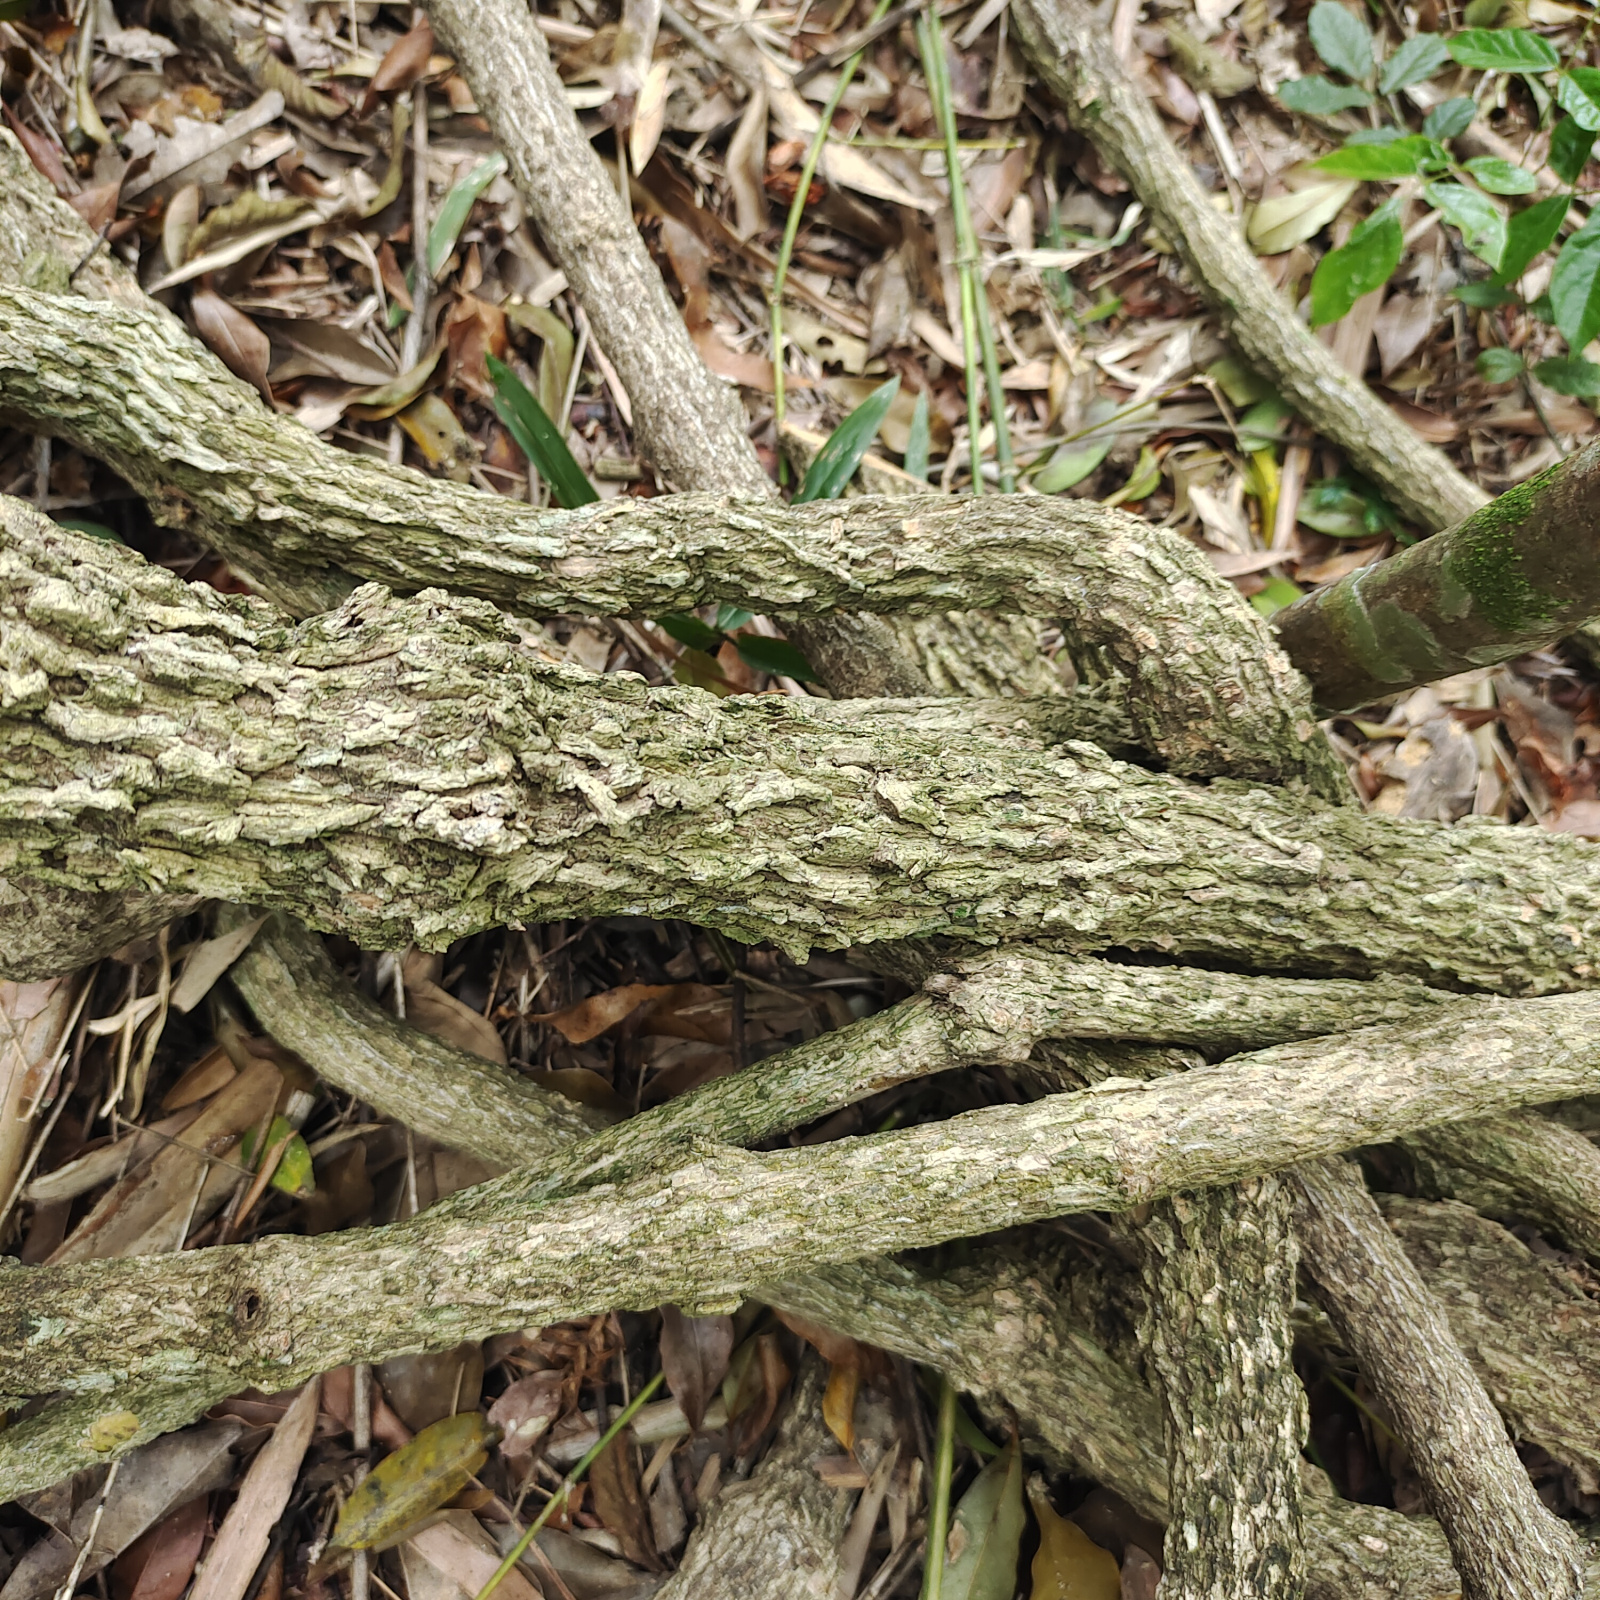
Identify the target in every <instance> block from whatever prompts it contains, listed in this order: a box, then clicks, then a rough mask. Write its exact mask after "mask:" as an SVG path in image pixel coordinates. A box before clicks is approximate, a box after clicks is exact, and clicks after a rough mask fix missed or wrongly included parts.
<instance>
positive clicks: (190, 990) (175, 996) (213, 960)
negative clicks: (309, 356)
mask: <svg viewBox="0 0 1600 1600" xmlns="http://www.w3.org/2000/svg"><path fill="white" fill-rule="evenodd" d="M209 292H210V291H209V290H205V289H201V290H199V291H197V292H196V294H195V297H194V298H195V299H196V300H198V299H199V298H200V297H201V295H204V294H208V293H209ZM219 298H220V297H219ZM222 303H223V305H225V306H226V305H228V303H227V301H226V300H224V301H223V302H222ZM228 310H229V311H233V307H232V306H228ZM233 314H234V315H235V316H238V315H240V313H238V312H234V313H233ZM245 321H246V322H249V318H248V317H246V318H245ZM250 327H251V329H252V331H254V332H255V333H256V334H257V335H258V337H261V338H263V339H264V338H265V335H262V334H261V333H260V330H259V329H257V328H256V327H255V324H254V323H250ZM207 342H208V343H209V341H207ZM213 348H214V347H213ZM218 354H219V355H220V354H221V352H220V351H219V352H218ZM223 360H224V361H226V360H227V357H226V356H223ZM230 364H231V363H230ZM234 370H235V371H236V372H237V371H238V368H234ZM266 920H267V919H266V917H265V916H259V917H254V918H252V919H251V920H250V921H249V922H242V923H240V924H239V926H238V927H237V928H232V929H230V930H229V931H228V932H227V933H223V934H219V935H218V936H217V937H216V938H215V939H206V940H204V941H203V942H201V943H200V944H197V945H196V946H195V947H194V949H192V950H191V951H190V952H189V954H188V955H187V956H186V957H185V958H184V963H183V972H182V974H181V975H180V977H179V978H178V981H177V982H176V983H175V984H173V986H172V995H171V998H170V1000H169V1001H168V1004H170V1005H171V1006H172V1008H173V1010H174V1011H181V1012H183V1013H184V1014H185V1015H187V1014H188V1013H189V1012H191V1011H193V1010H194V1008H195V1007H196V1006H197V1005H199V1004H200V1002H201V1001H202V1000H204V999H205V997H206V996H207V995H208V994H210V993H211V986H212V984H214V983H215V982H216V981H217V979H218V978H220V977H221V976H222V975H223V973H225V972H226V971H227V970H228V968H229V967H231V966H232V965H233V964H234V962H235V961H237V960H238V959H239V957H240V956H242V955H243V954H244V953H245V951H246V950H248V949H249V948H250V945H251V941H252V940H254V938H255V936H256V935H257V934H258V933H259V932H260V931H261V925H262V924H263V923H264V922H265V921H266Z"/></svg>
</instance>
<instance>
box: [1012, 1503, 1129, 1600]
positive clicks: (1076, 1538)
mask: <svg viewBox="0 0 1600 1600" xmlns="http://www.w3.org/2000/svg"><path fill="white" fill-rule="evenodd" d="M1028 1500H1029V1503H1030V1504H1031V1505H1032V1506H1033V1515H1034V1519H1035V1520H1036V1521H1037V1522H1038V1524H1039V1550H1038V1554H1036V1555H1035V1556H1034V1558H1033V1588H1032V1589H1031V1590H1030V1591H1029V1600H1119V1597H1120V1596H1121V1594H1122V1569H1121V1568H1120V1567H1119V1566H1118V1565H1117V1559H1116V1557H1115V1556H1113V1555H1112V1554H1111V1552H1110V1551H1109V1550H1102V1549H1101V1548H1100V1546H1099V1545H1097V1544H1096V1543H1095V1542H1094V1540H1092V1539H1091V1538H1090V1537H1089V1535H1088V1534H1086V1533H1085V1532H1084V1531H1083V1529H1082V1528H1080V1527H1079V1526H1078V1525H1077V1523H1075V1522H1068V1521H1067V1519H1066V1518H1065V1517H1063V1516H1061V1515H1059V1514H1058V1513H1057V1511H1056V1509H1055V1507H1054V1506H1052V1505H1051V1504H1050V1502H1049V1500H1048V1499H1047V1498H1046V1497H1045V1493H1044V1490H1043V1488H1042V1487H1041V1486H1040V1484H1039V1483H1038V1481H1037V1480H1035V1481H1034V1482H1032V1483H1030V1484H1029V1485H1028Z"/></svg>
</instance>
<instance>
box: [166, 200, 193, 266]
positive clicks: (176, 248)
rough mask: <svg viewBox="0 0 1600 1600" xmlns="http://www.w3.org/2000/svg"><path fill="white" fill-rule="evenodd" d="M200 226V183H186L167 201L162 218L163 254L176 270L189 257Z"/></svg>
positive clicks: (169, 264)
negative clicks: (190, 244)
mask: <svg viewBox="0 0 1600 1600" xmlns="http://www.w3.org/2000/svg"><path fill="white" fill-rule="evenodd" d="M199 226H200V185H199V184H198V183H186V184H185V185H184V186H183V187H182V188H181V189H180V190H179V191H178V192H177V193H176V194H175V195H173V197H172V198H171V199H170V200H169V201H168V202H167V209H166V211H165V213H164V214H163V215H162V218H161V255H162V259H163V260H164V261H165V262H166V263H167V270H168V271H169V272H175V271H176V270H177V269H178V268H179V267H181V266H182V265H183V263H184V261H185V260H186V259H187V257H188V253H189V241H190V239H192V238H193V237H194V230H195V229H196V228H198V227H199Z"/></svg>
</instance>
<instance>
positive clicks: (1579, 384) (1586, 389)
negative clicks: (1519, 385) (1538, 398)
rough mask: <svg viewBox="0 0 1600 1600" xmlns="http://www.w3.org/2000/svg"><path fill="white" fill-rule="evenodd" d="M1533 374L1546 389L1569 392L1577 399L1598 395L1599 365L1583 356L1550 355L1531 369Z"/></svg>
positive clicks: (1599, 391) (1586, 398)
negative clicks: (1546, 359)
mask: <svg viewBox="0 0 1600 1600" xmlns="http://www.w3.org/2000/svg"><path fill="white" fill-rule="evenodd" d="M1533 375H1534V377H1536V378H1537V379H1538V380H1539V382H1540V383H1542V384H1543V385H1544V386H1545V387H1546V388H1547V389H1554V390H1555V392H1556V393H1557V394H1570V395H1572V396H1574V397H1575V398H1577V399H1579V400H1592V399H1594V397H1595V396H1596V395H1600V366H1596V365H1595V364H1594V362H1592V361H1589V360H1586V359H1585V358H1584V357H1583V356H1574V355H1565V356H1552V357H1551V358H1550V359H1549V360H1548V361H1541V362H1540V363H1539V365H1538V366H1536V367H1535V368H1534V369H1533Z"/></svg>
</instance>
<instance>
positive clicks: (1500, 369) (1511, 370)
mask: <svg viewBox="0 0 1600 1600" xmlns="http://www.w3.org/2000/svg"><path fill="white" fill-rule="evenodd" d="M1472 365H1473V367H1474V369H1475V370H1476V372H1477V374H1478V376H1479V377H1480V378H1482V379H1483V381H1484V382H1485V383H1510V382H1511V381H1512V379H1514V378H1520V377H1521V376H1522V357H1521V356H1519V355H1518V354H1517V352H1516V351H1515V350H1504V349H1501V348H1500V346H1498V345H1495V346H1493V347H1491V348H1490V349H1488V350H1480V351H1479V352H1478V359H1477V360H1476V361H1474V362H1473V363H1472Z"/></svg>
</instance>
